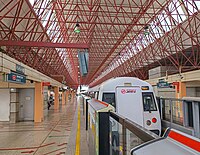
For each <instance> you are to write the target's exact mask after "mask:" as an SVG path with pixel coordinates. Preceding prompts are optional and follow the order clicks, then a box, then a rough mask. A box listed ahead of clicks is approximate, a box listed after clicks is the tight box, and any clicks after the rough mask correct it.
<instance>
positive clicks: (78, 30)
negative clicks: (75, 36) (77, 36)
mask: <svg viewBox="0 0 200 155" xmlns="http://www.w3.org/2000/svg"><path fill="white" fill-rule="evenodd" d="M74 32H75V33H80V32H81V30H80V25H79V23H78V22H77V23H76V26H75V29H74Z"/></svg>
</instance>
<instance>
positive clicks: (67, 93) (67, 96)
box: [65, 90, 69, 104]
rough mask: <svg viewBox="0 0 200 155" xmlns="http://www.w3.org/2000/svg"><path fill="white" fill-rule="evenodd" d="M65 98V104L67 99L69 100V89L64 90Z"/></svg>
mask: <svg viewBox="0 0 200 155" xmlns="http://www.w3.org/2000/svg"><path fill="white" fill-rule="evenodd" d="M65 100H66V104H67V103H68V100H69V90H66V97H65Z"/></svg>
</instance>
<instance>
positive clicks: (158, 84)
mask: <svg viewBox="0 0 200 155" xmlns="http://www.w3.org/2000/svg"><path fill="white" fill-rule="evenodd" d="M157 87H158V88H170V84H169V83H168V82H164V81H163V82H159V83H157Z"/></svg>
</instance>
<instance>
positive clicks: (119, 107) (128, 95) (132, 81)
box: [89, 77, 161, 135]
mask: <svg viewBox="0 0 200 155" xmlns="http://www.w3.org/2000/svg"><path fill="white" fill-rule="evenodd" d="M89 93H90V95H91V96H92V97H94V98H96V99H98V100H100V101H104V102H107V103H109V104H111V105H112V106H113V107H114V108H115V110H116V112H117V113H119V114H120V115H122V116H124V117H125V118H128V119H130V120H132V121H134V122H135V123H137V124H139V125H141V126H143V127H145V128H146V129H148V130H150V131H152V132H154V133H156V134H157V135H160V133H161V121H160V115H159V109H158V104H157V101H156V98H155V95H154V92H153V88H152V86H151V85H150V84H149V83H147V82H145V81H142V80H140V79H138V78H134V77H117V78H112V79H109V80H107V81H105V82H103V83H102V84H100V85H98V86H95V87H93V88H89Z"/></svg>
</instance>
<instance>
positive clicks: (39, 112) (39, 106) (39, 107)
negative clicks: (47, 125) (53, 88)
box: [34, 82, 43, 122]
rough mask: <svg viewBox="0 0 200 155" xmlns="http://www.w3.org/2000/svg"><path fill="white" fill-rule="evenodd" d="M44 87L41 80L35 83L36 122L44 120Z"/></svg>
mask: <svg viewBox="0 0 200 155" xmlns="http://www.w3.org/2000/svg"><path fill="white" fill-rule="evenodd" d="M42 92H43V87H42V83H41V82H36V83H35V104H34V122H42V121H43V94H42Z"/></svg>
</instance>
